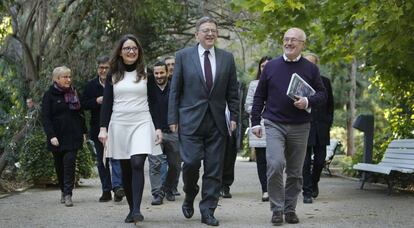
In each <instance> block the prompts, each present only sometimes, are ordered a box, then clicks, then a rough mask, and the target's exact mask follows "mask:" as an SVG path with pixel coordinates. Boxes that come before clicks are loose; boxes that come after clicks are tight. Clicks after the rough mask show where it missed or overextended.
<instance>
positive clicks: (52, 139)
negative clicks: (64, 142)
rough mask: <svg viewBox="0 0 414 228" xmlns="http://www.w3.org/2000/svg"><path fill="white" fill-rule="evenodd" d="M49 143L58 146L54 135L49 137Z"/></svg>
mask: <svg viewBox="0 0 414 228" xmlns="http://www.w3.org/2000/svg"><path fill="white" fill-rule="evenodd" d="M50 143H51V144H52V145H53V146H59V140H58V139H57V138H56V137H53V138H51V139H50Z"/></svg>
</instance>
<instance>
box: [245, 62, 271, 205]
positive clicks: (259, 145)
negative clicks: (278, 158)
mask: <svg viewBox="0 0 414 228" xmlns="http://www.w3.org/2000/svg"><path fill="white" fill-rule="evenodd" d="M271 59H272V58H271V57H269V56H264V57H262V58H261V59H260V61H259V66H258V68H257V74H256V80H253V81H251V82H250V84H249V89H248V91H247V96H246V102H245V104H244V108H245V111H246V112H247V113H248V114H249V115H250V113H251V111H252V105H253V98H254V93H255V92H256V87H257V84H258V83H259V78H260V75H261V74H262V71H263V68H264V66H265V65H266V63H267V62H268V61H270V60H271ZM249 122H250V118H249ZM250 125H251V124H250ZM261 125H262V131H263V132H264V126H263V119H262V121H261ZM250 127H251V126H250ZM263 135H264V137H262V138H257V137H256V136H255V135H254V134H253V133H252V132H251V131H249V146H250V147H254V149H255V151H256V164H257V174H258V176H259V181H260V185H261V187H262V201H263V202H264V201H269V194H268V193H267V175H266V172H267V161H266V135H265V134H263Z"/></svg>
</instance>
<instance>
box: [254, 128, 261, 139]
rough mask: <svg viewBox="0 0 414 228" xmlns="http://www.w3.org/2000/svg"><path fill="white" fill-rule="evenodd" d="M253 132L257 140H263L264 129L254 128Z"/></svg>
mask: <svg viewBox="0 0 414 228" xmlns="http://www.w3.org/2000/svg"><path fill="white" fill-rule="evenodd" d="M252 132H253V134H254V135H255V136H256V137H257V138H262V127H256V128H253V129H252Z"/></svg>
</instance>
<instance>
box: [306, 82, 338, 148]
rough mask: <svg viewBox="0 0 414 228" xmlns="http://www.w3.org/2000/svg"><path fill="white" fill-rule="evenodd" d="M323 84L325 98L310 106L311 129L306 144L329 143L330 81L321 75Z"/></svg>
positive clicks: (331, 118) (331, 114) (330, 113)
mask: <svg viewBox="0 0 414 228" xmlns="http://www.w3.org/2000/svg"><path fill="white" fill-rule="evenodd" d="M321 78H322V82H323V85H324V86H325V89H326V94H327V100H326V103H323V104H322V105H320V106H314V107H312V112H311V115H312V120H311V129H310V132H309V138H308V146H314V145H316V144H317V143H318V144H319V145H329V141H330V137H329V131H330V129H331V126H332V122H333V116H334V104H333V94H332V86H331V82H330V81H329V79H328V78H326V77H324V76H321Z"/></svg>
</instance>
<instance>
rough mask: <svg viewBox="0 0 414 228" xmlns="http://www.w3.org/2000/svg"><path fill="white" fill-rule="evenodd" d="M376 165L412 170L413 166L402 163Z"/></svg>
mask: <svg viewBox="0 0 414 228" xmlns="http://www.w3.org/2000/svg"><path fill="white" fill-rule="evenodd" d="M378 165H386V166H389V167H398V168H407V169H414V164H403V163H394V162H381V163H379V164H378Z"/></svg>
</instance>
